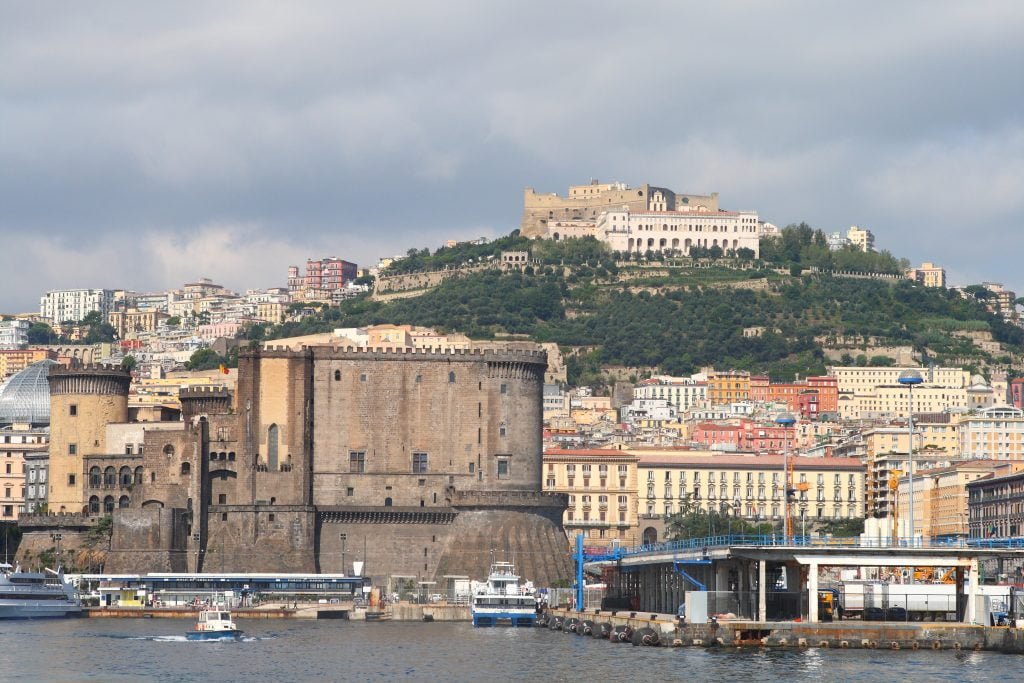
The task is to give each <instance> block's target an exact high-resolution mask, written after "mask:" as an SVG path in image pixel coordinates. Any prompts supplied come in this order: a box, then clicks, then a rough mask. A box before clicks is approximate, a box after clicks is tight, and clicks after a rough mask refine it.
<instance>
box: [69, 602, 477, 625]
mask: <svg viewBox="0 0 1024 683" xmlns="http://www.w3.org/2000/svg"><path fill="white" fill-rule="evenodd" d="M289 605H290V603H289ZM231 613H232V614H233V615H234V617H235V618H236V619H241V620H245V619H347V620H351V621H363V620H367V621H472V616H471V615H470V612H469V606H467V605H445V604H431V605H417V604H412V603H404V602H400V603H397V604H393V605H390V606H389V607H388V608H387V610H385V611H371V612H370V617H369V618H368V617H367V610H365V609H363V608H354V607H353V606H352V604H351V603H341V604H337V605H318V604H310V603H302V602H300V603H297V604H296V605H295V606H285V605H283V604H282V605H281V606H280V607H258V608H237V607H236V608H233V609H232V610H231ZM198 614H199V611H198V610H196V609H194V608H186V607H90V608H87V609H86V610H85V611H83V613H82V615H83V616H85V617H88V618H91V619H119V618H120V619H195V618H196V616H197V615H198Z"/></svg>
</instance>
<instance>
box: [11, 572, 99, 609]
mask: <svg viewBox="0 0 1024 683" xmlns="http://www.w3.org/2000/svg"><path fill="white" fill-rule="evenodd" d="M81 613H82V601H81V599H80V598H79V596H78V591H77V590H76V589H75V587H74V586H73V585H72V584H71V583H70V582H69V581H67V580H65V578H64V571H63V569H61V568H60V567H58V568H57V571H53V570H52V569H47V570H45V571H42V572H26V571H22V570H21V566H18V567H12V566H11V565H9V564H7V563H2V564H0V619H39V618H42V617H70V616H78V615H80V614H81Z"/></svg>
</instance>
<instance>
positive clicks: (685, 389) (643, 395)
mask: <svg viewBox="0 0 1024 683" xmlns="http://www.w3.org/2000/svg"><path fill="white" fill-rule="evenodd" d="M633 398H634V399H643V400H664V401H668V403H669V405H672V406H675V407H676V409H677V410H678V411H679V412H681V413H682V412H686V411H687V410H689V409H690V408H693V407H695V406H702V405H704V404H705V403H706V402H707V400H708V385H707V382H701V381H698V380H695V379H691V378H688V377H653V378H651V379H647V380H644V381H642V382H640V384H638V385H637V386H635V387H633Z"/></svg>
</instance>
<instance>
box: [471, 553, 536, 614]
mask: <svg viewBox="0 0 1024 683" xmlns="http://www.w3.org/2000/svg"><path fill="white" fill-rule="evenodd" d="M470 613H471V614H472V615H473V625H474V626H497V625H499V624H509V625H511V626H533V622H534V621H535V620H536V619H537V599H536V598H535V597H534V596H533V595H531V594H530V593H529V592H528V591H525V590H523V589H522V588H520V586H519V577H518V576H517V575H516V569H515V566H514V565H513V564H512V563H511V562H494V563H492V564H491V570H490V573H489V574H488V576H487V583H484V584H481V585H480V586H479V587H478V588H477V589H476V590H475V591H474V593H473V601H472V603H471V605H470Z"/></svg>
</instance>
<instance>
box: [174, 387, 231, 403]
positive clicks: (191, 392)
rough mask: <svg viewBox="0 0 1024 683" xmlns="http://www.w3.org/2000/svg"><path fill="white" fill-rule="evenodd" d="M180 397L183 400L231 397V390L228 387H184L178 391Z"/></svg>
mask: <svg viewBox="0 0 1024 683" xmlns="http://www.w3.org/2000/svg"><path fill="white" fill-rule="evenodd" d="M178 398H179V399H181V400H187V399H190V398H231V392H230V391H229V390H228V388H227V387H215V386H201V387H183V388H182V389H180V390H179V391H178Z"/></svg>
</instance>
